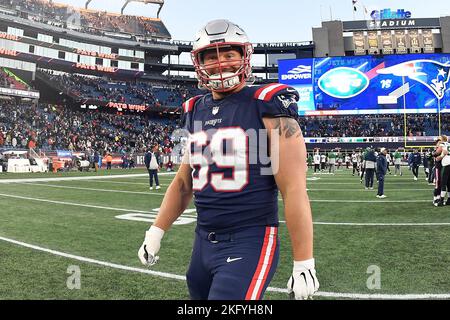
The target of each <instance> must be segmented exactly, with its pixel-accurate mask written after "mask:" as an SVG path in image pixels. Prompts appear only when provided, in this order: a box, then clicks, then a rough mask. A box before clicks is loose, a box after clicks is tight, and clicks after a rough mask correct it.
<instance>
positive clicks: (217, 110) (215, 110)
mask: <svg viewBox="0 0 450 320" xmlns="http://www.w3.org/2000/svg"><path fill="white" fill-rule="evenodd" d="M217 112H219V107H213V109H212V114H214V115H216V114H217Z"/></svg>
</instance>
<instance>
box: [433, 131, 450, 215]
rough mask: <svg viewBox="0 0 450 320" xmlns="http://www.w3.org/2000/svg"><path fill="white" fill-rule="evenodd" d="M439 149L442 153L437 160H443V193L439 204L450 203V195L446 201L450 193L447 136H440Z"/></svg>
mask: <svg viewBox="0 0 450 320" xmlns="http://www.w3.org/2000/svg"><path fill="white" fill-rule="evenodd" d="M439 149H440V151H441V153H440V155H439V156H438V157H437V159H436V160H437V161H441V165H442V169H441V170H442V172H441V176H440V177H441V193H440V199H439V201H438V206H439V207H441V206H443V205H450V197H447V201H446V202H445V196H446V195H447V194H448V193H450V144H449V142H448V138H447V136H440V143H439Z"/></svg>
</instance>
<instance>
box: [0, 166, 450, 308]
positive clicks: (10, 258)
mask: <svg viewBox="0 0 450 320" xmlns="http://www.w3.org/2000/svg"><path fill="white" fill-rule="evenodd" d="M420 174H421V176H420V179H419V181H414V180H413V178H412V174H411V172H410V171H408V170H404V175H403V176H401V177H400V176H397V177H395V176H394V175H387V176H386V186H385V194H386V195H387V198H385V199H377V198H376V197H375V195H376V183H375V186H374V187H375V190H364V187H363V185H362V184H361V183H360V181H359V179H358V177H354V176H352V174H351V171H350V170H345V169H344V170H339V171H337V172H336V174H335V175H328V174H319V175H313V174H312V173H311V172H310V173H309V174H308V190H309V191H308V192H309V196H310V200H311V206H312V212H313V220H314V255H315V259H316V270H317V275H318V279H319V281H320V290H319V292H318V293H317V295H316V297H315V299H370V298H378V299H408V298H416V299H427V298H434V299H450V208H449V207H439V208H436V207H433V205H432V188H433V187H432V186H429V185H428V184H427V183H426V181H425V176H424V174H423V170H421V172H420ZM30 178H31V179H30ZM61 178H69V179H61ZM99 178H100V179H99ZM172 178H173V174H164V175H160V183H161V185H162V188H161V189H160V190H156V191H155V190H153V191H150V190H149V189H148V177H147V174H146V172H145V171H144V170H142V169H135V170H131V171H129V170H120V169H116V170H112V171H111V172H106V171H104V170H102V171H100V172H98V173H93V172H92V173H77V172H73V173H60V174H57V175H56V174H0V299H152V300H154V299H189V295H188V290H187V286H186V282H185V280H184V275H185V272H186V270H187V267H188V264H189V259H190V253H191V248H192V242H193V234H194V228H195V217H196V213H195V209H194V207H193V206H192V205H191V206H190V210H187V211H186V212H185V213H184V214H183V215H182V217H181V219H180V220H179V221H178V222H177V224H176V225H174V226H173V227H172V229H171V230H170V231H169V232H167V233H166V235H165V237H164V239H163V241H162V247H161V251H160V252H159V256H160V261H159V262H158V264H156V265H155V266H154V267H153V268H152V269H147V268H145V267H143V266H142V265H141V264H140V262H139V259H138V257H137V251H138V249H139V247H140V245H141V243H142V241H143V237H144V232H145V230H146V229H148V227H149V225H150V223H151V221H152V218H153V217H155V214H156V213H157V212H158V208H159V206H160V204H161V201H162V198H163V195H164V192H165V190H166V189H167V186H168V185H169V183H170V181H171V180H172ZM37 179H42V180H37ZM279 208H280V221H281V223H280V230H279V236H280V239H281V251H280V263H279V266H278V269H277V272H276V274H275V277H274V278H273V280H272V282H271V283H270V287H269V289H268V291H267V292H266V294H265V296H264V299H267V300H275V299H288V296H287V293H286V289H285V288H286V282H287V280H288V278H289V276H290V273H291V268H292V258H291V251H290V243H289V238H288V235H287V229H286V226H285V224H284V223H283V220H284V218H283V206H282V201H281V200H280V202H279Z"/></svg>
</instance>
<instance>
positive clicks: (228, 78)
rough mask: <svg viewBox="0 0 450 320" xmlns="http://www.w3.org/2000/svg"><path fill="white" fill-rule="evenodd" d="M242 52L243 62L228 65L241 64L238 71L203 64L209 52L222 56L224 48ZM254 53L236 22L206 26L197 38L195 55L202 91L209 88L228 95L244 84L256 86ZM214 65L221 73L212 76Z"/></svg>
mask: <svg viewBox="0 0 450 320" xmlns="http://www.w3.org/2000/svg"><path fill="white" fill-rule="evenodd" d="M227 47H228V48H234V49H238V50H239V51H240V53H241V55H242V59H240V60H239V61H228V63H230V62H231V63H233V62H234V63H238V62H239V63H240V66H239V68H238V69H237V70H236V71H235V72H229V71H228V72H227V71H222V70H223V66H222V64H223V63H220V62H217V63H213V64H209V65H206V64H204V63H203V54H204V53H205V52H206V51H207V50H208V51H209V50H216V52H217V56H219V49H220V48H227ZM252 53H253V45H252V44H251V43H250V41H249V39H248V37H247V35H246V33H245V32H244V31H243V30H242V29H241V28H240V27H239V26H238V25H236V24H235V23H233V22H230V21H228V20H213V21H210V22H209V23H208V24H207V25H206V26H204V27H203V28H202V29H200V31H199V32H198V33H197V35H196V36H195V41H194V45H193V49H192V52H191V57H192V61H193V63H194V67H195V71H196V73H197V79H198V81H199V83H198V86H199V88H206V89H208V90H211V91H216V92H226V91H230V90H233V89H235V88H236V87H238V86H239V85H241V84H242V83H244V82H248V83H252V82H253V81H254V78H253V75H252V67H251V65H250V59H251V57H252ZM212 65H214V66H216V65H217V68H218V70H219V72H218V73H217V74H209V73H208V71H207V70H208V68H210V67H211V66H212Z"/></svg>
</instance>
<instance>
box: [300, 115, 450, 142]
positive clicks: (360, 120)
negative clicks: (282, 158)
mask: <svg viewBox="0 0 450 320" xmlns="http://www.w3.org/2000/svg"><path fill="white" fill-rule="evenodd" d="M299 123H300V127H301V129H302V132H303V135H304V136H305V137H386V136H397V137H400V136H404V135H405V132H404V115H392V114H390V115H364V116H323V117H307V118H305V117H301V118H300V119H299ZM441 129H442V131H443V132H449V131H450V115H449V114H442V115H441ZM438 131H439V119H438V117H437V115H436V114H414V115H407V126H406V134H407V136H433V135H438Z"/></svg>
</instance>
